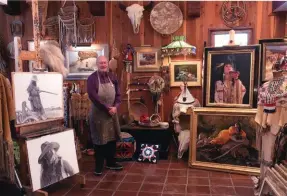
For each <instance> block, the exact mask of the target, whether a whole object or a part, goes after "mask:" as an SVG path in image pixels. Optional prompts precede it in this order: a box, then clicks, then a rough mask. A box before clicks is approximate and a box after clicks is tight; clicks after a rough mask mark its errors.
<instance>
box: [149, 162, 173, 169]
mask: <svg viewBox="0 0 287 196" xmlns="http://www.w3.org/2000/svg"><path fill="white" fill-rule="evenodd" d="M169 165H170V164H169V163H158V164H153V165H150V168H157V169H168V168H169Z"/></svg>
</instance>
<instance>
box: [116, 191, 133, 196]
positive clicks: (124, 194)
mask: <svg viewBox="0 0 287 196" xmlns="http://www.w3.org/2000/svg"><path fill="white" fill-rule="evenodd" d="M137 194H138V193H137V192H131V191H116V192H115V194H114V195H113V196H137Z"/></svg>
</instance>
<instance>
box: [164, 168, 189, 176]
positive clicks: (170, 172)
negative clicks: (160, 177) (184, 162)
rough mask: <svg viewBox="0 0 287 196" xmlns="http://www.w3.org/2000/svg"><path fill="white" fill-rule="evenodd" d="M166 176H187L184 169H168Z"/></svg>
mask: <svg viewBox="0 0 287 196" xmlns="http://www.w3.org/2000/svg"><path fill="white" fill-rule="evenodd" d="M168 176H178V177H179V176H182V177H184V176H187V170H186V169H180V170H179V169H169V170H168Z"/></svg>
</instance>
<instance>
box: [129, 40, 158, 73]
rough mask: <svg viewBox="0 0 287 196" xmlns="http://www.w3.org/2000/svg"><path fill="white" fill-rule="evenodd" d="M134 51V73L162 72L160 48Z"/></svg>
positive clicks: (144, 48) (138, 48) (137, 48)
mask: <svg viewBox="0 0 287 196" xmlns="http://www.w3.org/2000/svg"><path fill="white" fill-rule="evenodd" d="M134 49H135V53H134V72H157V71H159V70H160V65H161V64H160V62H161V59H160V49H159V48H154V47H149V46H143V47H135V48H134Z"/></svg>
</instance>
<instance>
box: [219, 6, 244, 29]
mask: <svg viewBox="0 0 287 196" xmlns="http://www.w3.org/2000/svg"><path fill="white" fill-rule="evenodd" d="M246 11H247V9H246V3H245V2H244V1H225V2H224V3H223V4H222V7H221V18H222V20H223V21H224V23H225V25H226V26H228V27H231V28H232V27H238V26H240V23H242V22H243V21H244V20H245V19H246V18H247V17H246V16H247V12H246Z"/></svg>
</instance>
